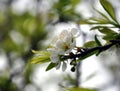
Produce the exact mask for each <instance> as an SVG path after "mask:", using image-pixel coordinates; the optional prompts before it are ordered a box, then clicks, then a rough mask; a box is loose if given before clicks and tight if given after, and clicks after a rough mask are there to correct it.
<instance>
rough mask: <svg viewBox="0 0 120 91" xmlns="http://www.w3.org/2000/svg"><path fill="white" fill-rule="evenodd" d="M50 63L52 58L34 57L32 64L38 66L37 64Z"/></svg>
mask: <svg viewBox="0 0 120 91" xmlns="http://www.w3.org/2000/svg"><path fill="white" fill-rule="evenodd" d="M49 61H50V56H49V55H46V56H35V57H33V58H32V59H31V60H30V62H31V63H32V64H36V63H45V62H49Z"/></svg>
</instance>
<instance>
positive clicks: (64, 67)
mask: <svg viewBox="0 0 120 91" xmlns="http://www.w3.org/2000/svg"><path fill="white" fill-rule="evenodd" d="M66 68H67V64H66V63H65V62H64V61H63V65H62V71H65V70H66Z"/></svg>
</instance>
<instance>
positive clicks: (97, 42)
mask: <svg viewBox="0 0 120 91" xmlns="http://www.w3.org/2000/svg"><path fill="white" fill-rule="evenodd" d="M95 42H96V44H97V45H98V46H102V44H101V43H100V41H99V40H98V38H97V35H95Z"/></svg>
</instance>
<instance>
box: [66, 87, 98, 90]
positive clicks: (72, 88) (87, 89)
mask: <svg viewBox="0 0 120 91" xmlns="http://www.w3.org/2000/svg"><path fill="white" fill-rule="evenodd" d="M68 91H96V90H92V89H88V88H77V87H76V88H71V89H68Z"/></svg>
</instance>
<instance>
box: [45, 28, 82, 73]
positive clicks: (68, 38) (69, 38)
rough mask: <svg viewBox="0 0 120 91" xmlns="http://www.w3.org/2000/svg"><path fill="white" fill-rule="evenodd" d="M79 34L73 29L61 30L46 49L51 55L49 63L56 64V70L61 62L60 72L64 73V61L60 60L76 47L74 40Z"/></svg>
mask: <svg viewBox="0 0 120 91" xmlns="http://www.w3.org/2000/svg"><path fill="white" fill-rule="evenodd" d="M79 34H80V33H79V31H78V30H77V29H75V28H72V29H68V30H63V31H62V32H61V33H60V35H59V36H58V37H57V38H56V39H55V40H54V43H53V44H51V47H50V48H48V49H47V51H48V52H50V53H51V56H50V59H51V62H53V63H56V64H57V66H56V69H59V68H60V66H61V62H62V70H63V71H65V69H66V68H67V65H66V62H65V60H61V57H62V56H64V55H67V54H69V53H70V52H71V51H72V50H73V49H74V48H75V47H76V38H77V37H78V36H79ZM66 61H67V60H66Z"/></svg>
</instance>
